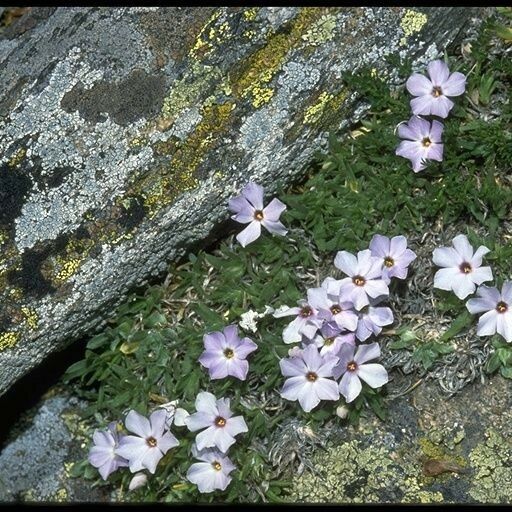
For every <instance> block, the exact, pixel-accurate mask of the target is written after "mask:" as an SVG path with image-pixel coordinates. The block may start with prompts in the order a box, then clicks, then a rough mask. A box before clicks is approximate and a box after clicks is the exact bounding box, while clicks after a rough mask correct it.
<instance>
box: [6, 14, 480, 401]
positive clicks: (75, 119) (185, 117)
mask: <svg viewBox="0 0 512 512" xmlns="http://www.w3.org/2000/svg"><path fill="white" fill-rule="evenodd" d="M478 13H479V11H478V10H475V9H468V8H431V9H417V10H416V9H414V10H411V9H402V8H270V7H268V8H250V9H249V8H181V7H174V8H156V7H155V8H154V7H136V8H69V7H66V8H32V9H31V10H30V11H29V12H28V13H27V14H25V15H24V16H22V17H21V18H20V19H18V20H17V21H16V22H14V23H12V24H11V25H9V26H8V27H7V28H5V29H4V30H3V31H2V32H1V33H0V78H1V83H2V89H1V90H0V116H1V117H0V304H1V306H0V307H1V310H0V393H3V392H5V390H6V389H8V388H9V386H10V385H11V384H12V383H13V382H15V381H16V380H17V379H19V378H20V377H21V376H22V375H23V374H25V373H26V372H27V371H29V370H30V368H32V367H34V366H35V365H37V364H38V363H40V362H41V361H42V360H43V359H44V358H45V357H46V356H47V355H48V354H50V353H51V352H53V351H56V350H58V349H60V348H62V347H63V346H64V345H65V344H67V343H70V342H72V341H73V340H74V339H76V338H78V337H80V336H83V335H84V334H86V333H89V332H91V331H92V330H93V329H94V328H96V327H98V326H99V325H100V324H101V322H102V321H103V319H104V318H105V316H106V315H107V314H108V312H109V311H111V310H112V307H113V306H114V305H115V304H116V303H118V302H119V301H120V300H122V298H123V296H124V295H125V294H126V292H127V291H128V290H129V289H130V288H133V287H134V286H135V285H138V284H141V283H142V282H144V281H145V280H147V279H148V278H149V277H150V276H153V275H156V274H159V273H161V272H162V271H163V270H164V269H165V268H166V265H167V262H168V261H169V260H172V259H176V258H178V257H180V256H182V255H183V254H185V253H186V251H187V250H188V248H189V247H190V246H191V244H192V243H193V242H196V241H199V240H203V239H204V238H205V237H206V236H207V235H209V234H210V233H212V230H213V229H214V228H215V227H216V226H218V225H219V224H220V222H221V221H223V220H225V219H227V217H228V212H227V210H226V201H227V199H228V197H229V196H231V195H232V194H233V193H235V192H236V191H238V190H239V189H240V188H241V186H242V185H243V184H245V183H246V182H247V181H248V180H249V179H251V178H252V179H254V180H257V181H258V182H260V183H262V184H263V185H267V186H268V187H269V189H270V191H273V190H275V189H276V187H277V186H278V185H279V184H285V183H288V182H290V181H291V180H293V179H296V178H297V177H298V176H300V174H301V172H302V171H303V169H304V167H305V165H306V164H307V163H308V162H309V161H310V159H311V156H312V153H313V152H314V151H315V150H317V149H318V147H319V146H320V144H321V142H322V141H323V140H325V135H326V132H327V130H328V129H329V128H340V127H342V126H344V125H345V124H346V123H347V122H348V121H349V120H350V119H354V118H356V117H358V116H359V115H361V113H362V112H363V111H364V108H361V103H360V102H358V101H357V100H358V98H357V91H352V90H349V89H347V88H346V86H345V85H344V83H343V80H342V78H343V75H344V74H345V73H348V72H351V71H354V70H357V69H359V68H361V67H362V66H370V67H373V68H375V73H376V76H377V75H378V76H380V77H383V76H388V77H389V78H390V80H391V81H392V80H393V68H392V66H391V65H389V64H386V61H385V57H386V56H387V55H391V54H393V55H397V54H400V55H402V56H409V57H412V58H413V59H414V62H415V63H416V65H420V64H422V65H424V64H425V63H426V62H427V61H428V60H430V59H432V58H434V57H436V56H438V54H439V52H440V51H442V50H443V49H444V48H445V46H446V45H447V44H448V43H450V42H452V41H453V39H454V38H455V37H456V36H457V34H458V33H459V32H460V30H461V29H462V28H463V27H464V26H465V25H466V24H467V23H468V20H469V18H470V17H471V16H476V15H478Z"/></svg>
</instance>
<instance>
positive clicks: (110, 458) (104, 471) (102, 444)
mask: <svg viewBox="0 0 512 512" xmlns="http://www.w3.org/2000/svg"><path fill="white" fill-rule="evenodd" d="M116 427H117V422H115V421H113V422H112V423H109V424H108V428H107V430H103V431H100V430H96V432H94V434H93V437H92V439H93V441H94V446H93V447H92V448H91V449H90V451H89V463H90V464H91V465H93V466H94V467H95V468H98V471H99V472H100V475H101V478H103V480H106V479H107V478H108V477H109V475H110V474H111V473H113V472H114V471H116V470H117V468H121V467H126V466H128V461H127V460H126V459H125V458H124V457H121V456H119V455H117V454H116V449H117V448H118V446H119V434H118V432H117V428H116Z"/></svg>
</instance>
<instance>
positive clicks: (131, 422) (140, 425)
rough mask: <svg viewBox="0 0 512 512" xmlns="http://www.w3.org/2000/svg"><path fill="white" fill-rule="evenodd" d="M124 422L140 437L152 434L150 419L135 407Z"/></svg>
mask: <svg viewBox="0 0 512 512" xmlns="http://www.w3.org/2000/svg"><path fill="white" fill-rule="evenodd" d="M124 424H125V425H126V428H127V429H128V430H129V431H130V432H133V433H134V434H137V435H138V436H140V437H149V436H150V435H151V425H150V423H149V420H148V419H147V418H145V417H144V416H142V415H141V414H139V413H138V412H137V411H134V410H133V409H132V410H131V411H130V412H129V413H128V414H127V416H126V419H125V420H124Z"/></svg>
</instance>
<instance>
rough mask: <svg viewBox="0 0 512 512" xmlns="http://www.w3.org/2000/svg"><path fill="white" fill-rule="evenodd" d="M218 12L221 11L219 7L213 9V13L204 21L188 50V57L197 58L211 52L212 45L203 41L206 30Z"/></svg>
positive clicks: (218, 14) (209, 27) (213, 21)
mask: <svg viewBox="0 0 512 512" xmlns="http://www.w3.org/2000/svg"><path fill="white" fill-rule="evenodd" d="M220 14H221V11H220V9H218V10H216V11H214V13H213V14H212V15H211V16H210V19H209V20H208V21H207V22H206V23H205V25H204V26H203V28H202V29H201V30H200V32H199V34H198V35H197V37H196V40H195V43H194V45H193V46H192V48H191V49H190V51H189V57H191V58H192V59H198V58H200V57H201V56H205V55H206V54H208V53H210V52H211V50H212V49H213V45H212V44H211V43H209V42H208V41H205V34H206V31H207V30H208V31H210V29H211V26H212V25H213V23H215V21H216V20H217V18H218V17H219V16H220Z"/></svg>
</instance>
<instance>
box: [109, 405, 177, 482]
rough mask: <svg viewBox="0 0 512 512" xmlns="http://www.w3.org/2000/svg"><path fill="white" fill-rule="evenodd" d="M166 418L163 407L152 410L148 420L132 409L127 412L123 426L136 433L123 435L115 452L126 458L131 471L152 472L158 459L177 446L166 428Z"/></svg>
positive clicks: (175, 440)
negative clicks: (145, 470)
mask: <svg viewBox="0 0 512 512" xmlns="http://www.w3.org/2000/svg"><path fill="white" fill-rule="evenodd" d="M166 420H167V411H165V410H164V409H158V410H156V411H155V412H153V413H152V414H151V416H150V417H149V420H148V419H147V418H145V417H144V416H142V415H141V414H139V413H138V412H136V411H134V410H131V411H130V412H129V413H128V414H127V416H126V419H125V422H124V423H125V426H126V428H127V430H128V431H130V432H133V433H134V434H136V435H134V436H131V435H127V436H123V437H122V438H121V439H120V441H119V448H118V449H117V450H116V453H117V454H118V455H121V457H124V458H126V459H128V462H129V465H130V471H131V472H132V473H135V472H137V471H141V470H142V469H144V468H146V469H147V470H148V471H149V472H150V473H154V472H155V470H156V466H157V464H158V463H159V462H160V459H161V458H162V457H163V456H164V455H165V454H166V453H167V452H168V451H169V450H170V449H171V448H173V447H174V446H178V444H179V443H178V440H177V439H176V438H175V437H174V436H173V435H172V434H171V432H170V431H169V430H167V427H166Z"/></svg>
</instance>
